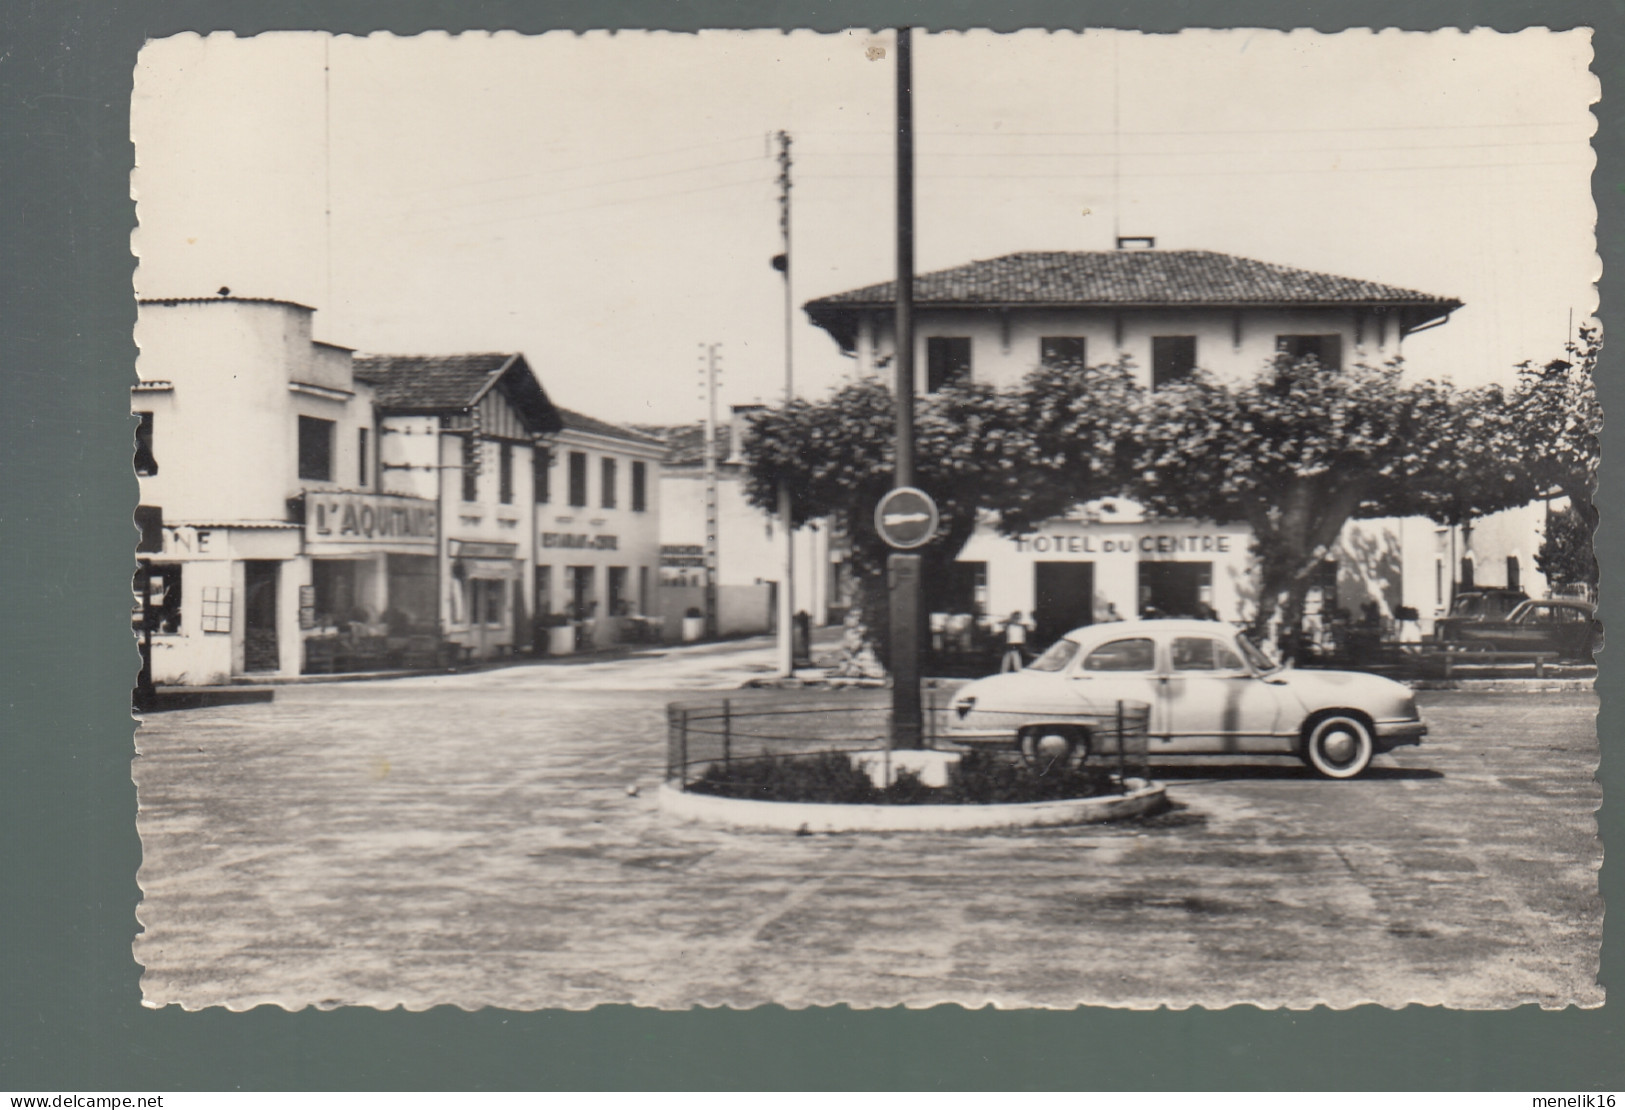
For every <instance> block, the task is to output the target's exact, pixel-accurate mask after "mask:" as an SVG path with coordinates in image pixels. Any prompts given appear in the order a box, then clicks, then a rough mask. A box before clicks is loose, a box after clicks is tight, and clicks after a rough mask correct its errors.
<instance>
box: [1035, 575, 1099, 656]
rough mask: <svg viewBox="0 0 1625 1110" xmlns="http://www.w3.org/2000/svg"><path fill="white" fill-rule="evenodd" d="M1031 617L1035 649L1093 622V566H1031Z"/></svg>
mask: <svg viewBox="0 0 1625 1110" xmlns="http://www.w3.org/2000/svg"><path fill="white" fill-rule="evenodd" d="M1033 615H1034V617H1035V618H1036V620H1037V625H1038V628H1037V632H1036V639H1037V645H1036V646H1037V647H1040V648H1041V647H1044V646H1046V645H1048V644H1052V643H1054V642H1055V641H1056V640H1059V639H1060V638H1061V637H1062V636H1065V635H1066V634H1067V633H1068V632H1071V631H1072V630H1073V629H1074V628H1081V627H1082V626H1084V625H1086V624H1093V623H1094V622H1095V564H1093V563H1079V562H1039V563H1034V564H1033Z"/></svg>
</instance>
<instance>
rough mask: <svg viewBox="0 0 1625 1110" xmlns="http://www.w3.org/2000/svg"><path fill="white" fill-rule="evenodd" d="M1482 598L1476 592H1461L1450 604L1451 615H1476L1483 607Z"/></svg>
mask: <svg viewBox="0 0 1625 1110" xmlns="http://www.w3.org/2000/svg"><path fill="white" fill-rule="evenodd" d="M1483 605H1484V599H1483V598H1482V597H1479V596H1478V595H1477V594H1462V595H1461V596H1460V597H1458V598H1456V600H1455V603H1454V604H1453V605H1451V606H1450V615H1451V616H1452V617H1476V616H1478V614H1479V611H1480V610H1481V609H1482V608H1483Z"/></svg>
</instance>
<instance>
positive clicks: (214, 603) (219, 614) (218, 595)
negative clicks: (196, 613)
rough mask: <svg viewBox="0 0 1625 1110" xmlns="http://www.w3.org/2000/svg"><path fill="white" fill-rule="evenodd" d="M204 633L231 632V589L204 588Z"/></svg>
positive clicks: (228, 587)
mask: <svg viewBox="0 0 1625 1110" xmlns="http://www.w3.org/2000/svg"><path fill="white" fill-rule="evenodd" d="M203 631H205V632H230V631H231V587H230V586H204V587H203Z"/></svg>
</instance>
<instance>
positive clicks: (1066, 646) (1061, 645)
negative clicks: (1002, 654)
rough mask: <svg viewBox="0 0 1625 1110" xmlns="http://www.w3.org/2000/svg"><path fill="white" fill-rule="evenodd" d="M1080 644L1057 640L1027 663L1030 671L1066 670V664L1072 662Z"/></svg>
mask: <svg viewBox="0 0 1625 1110" xmlns="http://www.w3.org/2000/svg"><path fill="white" fill-rule="evenodd" d="M1078 650H1079V649H1078V645H1077V644H1076V643H1074V642H1073V641H1071V640H1056V641H1055V642H1054V643H1053V644H1051V645H1050V646H1049V648H1048V649H1047V650H1046V651H1045V652H1044V654H1043V655H1040V656H1039V657H1038V658H1037V659H1034V660H1033V661H1032V662H1031V663H1028V664H1027V669H1028V670H1029V671H1064V670H1065V669H1066V665H1067V664H1068V663H1070V662H1072V657H1073V656H1075V655H1077V654H1078Z"/></svg>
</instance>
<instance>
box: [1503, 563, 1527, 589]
mask: <svg viewBox="0 0 1625 1110" xmlns="http://www.w3.org/2000/svg"><path fill="white" fill-rule="evenodd" d="M1520 570H1521V568H1520V567H1519V566H1518V557H1517V556H1516V555H1508V556H1507V589H1509V590H1517V589H1522V588H1523V585H1522V581H1521V579H1522V578H1523V575H1522V574H1521V573H1520Z"/></svg>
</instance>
